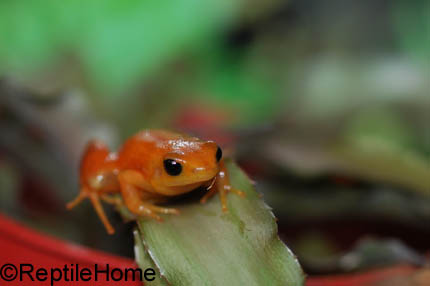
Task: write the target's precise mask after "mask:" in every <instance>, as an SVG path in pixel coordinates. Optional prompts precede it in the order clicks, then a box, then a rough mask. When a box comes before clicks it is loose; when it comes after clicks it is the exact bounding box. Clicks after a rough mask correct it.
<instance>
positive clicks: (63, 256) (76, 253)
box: [0, 215, 142, 286]
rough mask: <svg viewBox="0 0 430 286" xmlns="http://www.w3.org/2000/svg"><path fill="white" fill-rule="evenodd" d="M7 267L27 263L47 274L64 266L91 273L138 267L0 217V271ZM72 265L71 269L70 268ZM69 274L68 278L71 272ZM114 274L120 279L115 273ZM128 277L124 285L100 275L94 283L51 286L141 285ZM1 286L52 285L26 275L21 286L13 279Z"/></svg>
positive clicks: (0, 283)
mask: <svg viewBox="0 0 430 286" xmlns="http://www.w3.org/2000/svg"><path fill="white" fill-rule="evenodd" d="M6 263H11V264H14V265H15V266H17V267H18V268H19V265H20V264H22V263H29V264H32V265H33V266H34V269H37V268H40V267H43V268H45V269H47V270H48V272H49V271H50V269H51V268H63V267H64V265H68V267H69V268H73V267H76V266H75V265H76V264H79V268H80V269H82V268H84V267H88V268H90V269H91V270H92V271H94V265H95V264H98V268H99V269H105V268H106V263H109V268H110V270H112V269H113V268H119V269H125V268H136V267H137V265H136V264H135V262H134V261H133V260H130V259H127V258H122V257H118V256H114V255H110V254H107V253H104V252H101V251H96V250H92V249H89V248H86V247H82V246H78V245H75V244H72V243H68V242H65V241H61V240H58V239H54V238H51V237H48V236H45V235H42V234H39V233H37V232H35V231H33V230H30V229H28V228H26V227H24V226H22V225H19V224H18V223H16V222H14V221H12V220H10V219H8V218H6V217H5V216H3V215H0V268H1V267H2V266H3V265H4V264H6ZM71 264H74V265H73V266H71ZM26 269H29V268H28V267H26V268H24V270H26ZM74 270H76V268H74ZM6 272H7V273H6V274H8V275H11V274H12V270H10V269H9V270H6ZM75 272H76V271H75ZM56 274H57V273H56ZM68 274H71V272H69V273H68ZM116 274H117V275H119V274H118V273H116ZM129 274H130V275H128V277H127V278H128V280H129V281H125V278H124V279H122V280H121V281H118V282H116V281H112V280H110V281H109V282H107V281H106V275H104V274H101V275H99V276H98V281H97V282H96V281H94V279H92V280H91V281H88V282H86V281H76V279H74V280H75V281H73V282H71V281H69V282H67V281H64V279H62V281H58V282H54V284H53V285H57V286H61V285H69V286H70V285H74V286H79V285H86V286H88V285H105V286H107V285H142V283H141V282H140V281H139V282H138V281H135V282H133V281H130V280H132V277H131V273H129ZM33 277H34V278H35V279H36V277H35V274H33ZM41 277H42V276H41ZM116 277H118V276H116ZM42 278H43V277H42ZM69 280H70V278H69ZM0 285H7V286H9V285H10V286H12V285H51V283H50V277H49V275H48V277H47V281H44V282H38V281H35V282H32V281H31V279H30V278H29V277H28V276H27V275H23V281H22V282H21V281H19V279H16V280H14V281H11V282H6V283H5V282H4V280H3V279H2V277H0Z"/></svg>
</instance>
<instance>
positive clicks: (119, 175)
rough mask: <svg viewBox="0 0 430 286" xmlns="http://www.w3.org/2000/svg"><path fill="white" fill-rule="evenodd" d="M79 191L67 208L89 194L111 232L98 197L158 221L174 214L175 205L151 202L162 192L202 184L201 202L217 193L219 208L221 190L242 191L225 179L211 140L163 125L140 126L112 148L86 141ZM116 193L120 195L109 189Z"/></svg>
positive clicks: (224, 203)
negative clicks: (155, 127) (159, 127)
mask: <svg viewBox="0 0 430 286" xmlns="http://www.w3.org/2000/svg"><path fill="white" fill-rule="evenodd" d="M80 184H81V191H80V193H79V195H78V197H77V198H76V199H74V200H73V201H72V202H70V203H68V204H67V208H68V209H72V208H73V207H75V206H76V205H78V204H79V203H80V202H82V200H84V199H85V198H89V199H90V201H91V203H92V204H93V206H94V208H95V210H96V212H97V214H98V216H99V217H100V219H101V221H102V222H103V224H104V226H105V227H106V230H107V232H108V233H109V234H113V233H114V232H115V230H114V228H113V227H112V225H111V224H110V223H109V220H108V219H107V217H106V215H105V213H104V210H103V207H102V205H101V203H100V199H101V200H103V201H105V202H107V203H110V204H115V205H125V206H126V207H127V208H128V209H129V210H130V212H132V213H133V214H135V215H138V216H147V217H151V218H153V219H156V220H158V221H162V218H161V217H160V216H159V215H158V214H159V213H162V214H179V211H178V210H177V209H173V208H165V207H161V206H157V205H155V203H159V202H162V201H165V200H166V198H167V197H170V196H176V195H180V194H184V193H187V192H190V191H192V190H194V189H196V188H197V187H200V186H204V187H206V188H207V190H208V192H207V193H206V194H205V195H204V196H203V197H202V199H201V200H200V201H201V202H202V203H204V202H206V200H207V199H208V198H209V197H211V196H213V195H214V194H215V193H216V192H219V193H220V199H221V204H222V210H223V211H224V212H225V211H227V198H226V196H227V193H228V192H233V193H236V194H237V195H239V196H242V197H243V196H244V195H245V193H244V192H242V191H240V190H237V189H235V188H233V187H232V186H231V185H230V182H229V177H228V174H227V171H226V168H225V166H224V161H223V159H222V151H221V149H220V147H218V145H217V144H216V143H214V142H212V141H203V140H200V139H198V138H195V137H190V136H187V135H183V134H178V133H174V132H170V131H166V130H143V131H141V132H139V133H137V134H136V135H134V136H133V137H131V138H129V139H128V140H127V141H126V142H125V143H124V145H123V146H122V148H121V149H120V150H119V151H118V152H117V153H111V152H109V150H108V148H107V147H106V145H105V144H103V143H101V142H98V141H91V142H90V143H89V144H88V146H87V149H86V151H85V153H84V155H83V158H82V161H81V167H80ZM114 193H120V194H121V195H122V199H121V198H120V197H114V196H112V194H114Z"/></svg>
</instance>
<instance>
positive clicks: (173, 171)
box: [163, 159, 182, 176]
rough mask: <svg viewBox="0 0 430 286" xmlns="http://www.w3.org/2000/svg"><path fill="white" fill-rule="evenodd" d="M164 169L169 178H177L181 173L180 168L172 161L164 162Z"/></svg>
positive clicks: (179, 165)
mask: <svg viewBox="0 0 430 286" xmlns="http://www.w3.org/2000/svg"><path fill="white" fill-rule="evenodd" d="M163 163H164V169H165V170H166V173H167V174H169V175H170V176H177V175H179V174H180V173H181V172H182V166H181V164H179V163H178V162H176V161H175V160H172V159H166V160H164V162H163Z"/></svg>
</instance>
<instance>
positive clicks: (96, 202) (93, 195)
mask: <svg viewBox="0 0 430 286" xmlns="http://www.w3.org/2000/svg"><path fill="white" fill-rule="evenodd" d="M86 198H89V199H90V201H91V203H92V205H93V207H94V209H95V210H96V213H97V215H98V216H99V218H100V220H101V221H102V223H103V225H104V226H105V228H106V231H107V232H108V233H109V234H113V233H115V229H114V228H113V226H112V225H111V224H110V222H109V220H108V218H107V216H106V214H105V212H104V210H103V206H102V204H101V203H100V199H99V195H98V194H97V191H95V190H92V189H89V188H86V187H83V188H82V189H81V192H80V193H79V195H78V196H77V197H76V198H75V199H74V200H73V201H71V202H69V203H68V204H67V205H66V207H67V209H69V210H70V209H72V208H74V207H75V206H77V205H78V204H80V203H81V202H82V201H83V200H84V199H86Z"/></svg>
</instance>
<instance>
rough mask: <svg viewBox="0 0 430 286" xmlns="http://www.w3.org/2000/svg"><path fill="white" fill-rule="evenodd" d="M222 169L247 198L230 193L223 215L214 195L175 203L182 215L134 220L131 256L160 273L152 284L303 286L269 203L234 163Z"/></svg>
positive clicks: (143, 265) (301, 277) (292, 256)
mask: <svg viewBox="0 0 430 286" xmlns="http://www.w3.org/2000/svg"><path fill="white" fill-rule="evenodd" d="M227 167H228V170H229V173H230V176H231V181H232V184H233V186H234V187H235V188H238V189H240V190H242V191H244V192H246V198H241V197H238V196H236V195H234V194H229V196H228V204H229V205H228V207H229V212H228V213H223V212H222V211H221V203H220V201H219V197H218V196H215V197H213V198H212V199H210V200H209V201H208V202H207V203H206V204H200V203H198V202H192V203H187V204H183V205H180V206H179V209H180V211H181V214H180V215H179V216H165V217H164V218H165V221H164V223H159V222H156V221H153V220H149V219H139V220H138V231H136V232H135V251H136V260H137V262H138V264H139V265H140V267H142V268H143V269H145V268H148V267H151V268H156V269H157V271H158V273H159V274H160V273H161V277H162V278H160V277H157V279H156V280H154V281H152V282H150V283H151V285H187V286H192V285H198V286H202V285H248V286H250V285H289V286H293V285H303V282H304V274H303V272H302V270H301V268H300V265H299V263H298V261H297V259H296V258H295V256H294V255H293V254H292V252H291V251H290V250H289V249H288V248H287V247H286V246H285V245H284V244H283V243H282V242H281V240H280V239H279V237H278V235H277V225H276V223H275V217H274V216H273V214H272V212H271V211H270V209H269V207H268V206H267V205H266V204H265V203H264V202H263V201H262V200H261V199H260V196H259V195H258V193H257V192H255V190H254V189H253V187H252V185H251V183H250V181H249V179H248V178H247V177H246V175H245V174H244V173H243V172H242V171H241V170H240V169H239V168H238V167H237V166H236V165H234V164H233V163H231V162H228V163H227Z"/></svg>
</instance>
